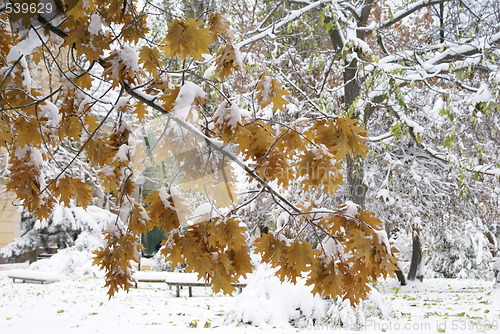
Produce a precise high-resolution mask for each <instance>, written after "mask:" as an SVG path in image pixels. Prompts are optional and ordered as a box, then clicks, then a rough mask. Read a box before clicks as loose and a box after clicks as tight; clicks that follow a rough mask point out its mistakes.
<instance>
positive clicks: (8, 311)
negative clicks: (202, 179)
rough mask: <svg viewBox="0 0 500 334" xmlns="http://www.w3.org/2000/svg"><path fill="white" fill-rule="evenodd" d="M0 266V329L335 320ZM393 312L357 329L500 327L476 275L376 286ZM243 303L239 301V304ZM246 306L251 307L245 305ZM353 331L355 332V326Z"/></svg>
mask: <svg viewBox="0 0 500 334" xmlns="http://www.w3.org/2000/svg"><path fill="white" fill-rule="evenodd" d="M7 273H8V271H0V329H1V333H23V334H25V333H118V332H120V333H172V332H179V333H181V332H182V333H191V332H202V333H235V332H236V333H268V332H270V333H317V332H318V331H322V330H329V331H332V330H335V332H337V333H342V332H350V331H348V330H347V329H340V328H338V327H333V326H330V327H329V328H328V327H319V326H318V327H312V326H310V328H307V329H295V328H291V327H289V328H284V327H281V328H272V327H265V328H264V327H253V326H249V325H240V326H235V325H231V324H225V321H226V320H227V314H228V313H229V312H230V311H231V310H232V309H233V308H234V307H235V306H234V301H235V300H238V299H237V298H234V297H225V296H221V295H215V296H214V295H213V294H212V293H211V291H210V289H208V288H193V295H194V296H193V297H192V298H188V297H186V296H187V291H182V292H181V297H180V298H176V297H175V289H172V290H170V289H169V288H168V287H167V286H166V285H165V284H162V283H142V284H140V286H139V288H138V289H131V291H130V292H129V293H125V292H121V293H119V294H118V295H117V296H115V297H114V298H112V299H111V300H108V298H107V296H106V290H105V289H104V288H103V280H102V278H95V277H89V276H83V277H73V278H66V279H64V280H62V281H61V282H56V283H52V284H45V285H42V284H30V283H13V282H12V280H11V279H8V278H7V277H6V275H7ZM377 288H378V289H379V291H381V292H382V297H383V303H384V304H385V305H386V306H387V307H388V310H389V312H390V314H391V318H390V319H385V320H380V319H374V318H368V319H366V320H365V325H364V327H362V328H361V330H360V331H358V333H377V332H378V333H380V332H387V333H391V332H394V333H396V332H406V333H412V332H414V333H422V332H427V333H457V332H463V333H470V332H485V333H492V334H493V333H499V332H500V329H499V322H500V287H497V288H494V287H493V283H492V282H485V281H474V280H451V279H427V280H425V281H424V282H423V283H418V284H416V283H415V284H410V285H408V286H405V287H400V286H399V285H398V283H397V282H396V281H387V282H384V283H381V284H379V285H378V286H377ZM239 306H241V305H239ZM248 307H251V306H250V305H249V306H248ZM353 332H354V331H353Z"/></svg>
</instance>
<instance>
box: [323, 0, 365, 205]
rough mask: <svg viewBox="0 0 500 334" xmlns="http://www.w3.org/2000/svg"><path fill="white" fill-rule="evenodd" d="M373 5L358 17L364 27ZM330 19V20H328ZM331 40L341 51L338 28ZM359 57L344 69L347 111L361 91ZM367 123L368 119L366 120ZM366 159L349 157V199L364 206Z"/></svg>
mask: <svg viewBox="0 0 500 334" xmlns="http://www.w3.org/2000/svg"><path fill="white" fill-rule="evenodd" d="M372 5H373V0H365V1H364V6H363V9H362V12H361V16H360V17H359V19H358V26H359V27H363V26H365V25H366V23H367V21H368V17H369V14H370V11H371V8H372ZM327 21H328V20H327ZM356 34H357V37H358V38H359V39H361V40H364V39H365V32H364V31H363V30H358V31H357V32H356ZM330 40H331V42H332V44H333V47H334V49H335V50H336V51H340V50H341V49H342V48H343V47H344V45H343V39H342V36H341V33H340V32H339V30H338V27H337V29H336V28H333V29H331V30H330ZM358 66H359V64H358V59H357V58H355V57H354V58H353V59H351V60H350V62H349V64H348V65H347V67H346V68H345V70H344V73H343V79H344V106H345V109H346V111H348V110H349V108H351V106H352V104H353V103H354V102H355V101H356V99H357V98H358V97H359V93H360V90H361V89H360V85H359V82H358V78H357V74H358ZM360 114H361V113H360V111H359V110H354V112H353V113H352V117H354V118H360ZM364 121H365V124H366V122H367V121H368V120H366V119H365V120H364ZM364 175H365V173H364V161H363V159H362V158H361V157H356V158H354V159H351V157H349V156H348V157H347V183H348V194H349V200H351V201H352V202H354V203H356V204H358V205H360V206H361V207H362V208H364V206H365V196H366V190H367V188H368V187H367V186H366V185H365V184H364V183H363V178H364Z"/></svg>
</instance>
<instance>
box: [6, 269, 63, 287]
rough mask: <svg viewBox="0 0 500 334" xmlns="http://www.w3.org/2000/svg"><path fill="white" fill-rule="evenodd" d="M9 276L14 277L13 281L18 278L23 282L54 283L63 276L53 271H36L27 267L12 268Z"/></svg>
mask: <svg viewBox="0 0 500 334" xmlns="http://www.w3.org/2000/svg"><path fill="white" fill-rule="evenodd" d="M7 277H9V278H12V281H13V282H15V281H16V280H18V281H22V282H23V283H26V282H31V283H35V282H38V283H42V284H44V283H54V282H59V281H60V280H61V276H60V275H57V274H53V273H47V272H43V271H34V270H27V269H19V270H11V271H10V272H9V273H8V275H7Z"/></svg>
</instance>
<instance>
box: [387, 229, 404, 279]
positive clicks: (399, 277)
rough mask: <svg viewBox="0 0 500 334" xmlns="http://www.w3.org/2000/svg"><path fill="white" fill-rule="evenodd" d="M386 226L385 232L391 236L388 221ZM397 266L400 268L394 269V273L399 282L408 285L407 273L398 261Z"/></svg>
mask: <svg viewBox="0 0 500 334" xmlns="http://www.w3.org/2000/svg"><path fill="white" fill-rule="evenodd" d="M384 228H385V233H386V234H387V238H389V236H390V233H391V228H390V226H389V224H388V223H387V222H385V224H384ZM396 267H398V270H396V271H394V273H395V274H396V277H397V279H398V281H399V283H401V285H406V277H405V274H404V273H403V270H401V267H400V266H399V263H396Z"/></svg>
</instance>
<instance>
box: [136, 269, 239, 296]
mask: <svg viewBox="0 0 500 334" xmlns="http://www.w3.org/2000/svg"><path fill="white" fill-rule="evenodd" d="M134 278H135V280H136V283H135V287H136V288H137V284H138V283H139V282H144V283H166V284H167V285H168V286H170V287H175V295H176V297H180V295H181V291H180V290H181V288H182V287H187V288H188V291H189V297H193V287H209V286H210V284H209V283H207V282H205V281H202V280H199V279H198V275H197V274H195V273H172V272H147V271H139V272H137V273H135V274H134ZM231 285H232V286H233V287H235V288H237V289H238V292H240V293H241V291H242V290H243V288H244V287H246V285H247V284H246V283H234V284H231Z"/></svg>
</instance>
